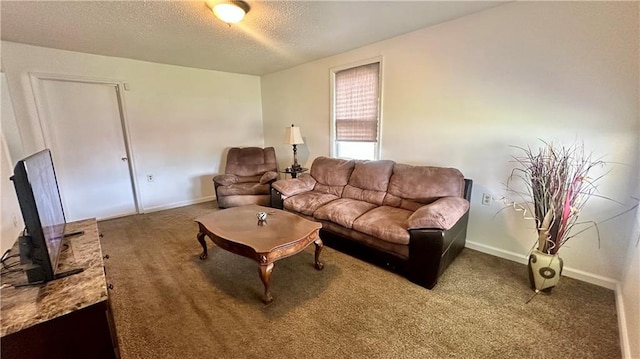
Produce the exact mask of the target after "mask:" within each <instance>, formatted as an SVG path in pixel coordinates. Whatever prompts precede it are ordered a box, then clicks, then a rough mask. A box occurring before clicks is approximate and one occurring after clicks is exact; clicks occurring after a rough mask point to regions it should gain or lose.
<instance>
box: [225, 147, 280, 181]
mask: <svg viewBox="0 0 640 359" xmlns="http://www.w3.org/2000/svg"><path fill="white" fill-rule="evenodd" d="M267 171H278V163H277V161H276V151H275V149H274V148H273V147H267V148H260V147H244V148H239V147H233V148H230V149H229V153H228V154H227V165H226V167H225V173H226V174H233V175H238V176H245V177H250V176H258V179H257V180H256V181H255V182H257V181H259V180H260V176H262V175H263V174H264V173H265V172H267Z"/></svg>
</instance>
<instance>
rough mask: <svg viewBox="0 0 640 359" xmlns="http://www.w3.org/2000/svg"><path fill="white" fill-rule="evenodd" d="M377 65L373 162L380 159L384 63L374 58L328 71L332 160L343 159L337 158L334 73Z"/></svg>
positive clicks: (378, 58)
mask: <svg viewBox="0 0 640 359" xmlns="http://www.w3.org/2000/svg"><path fill="white" fill-rule="evenodd" d="M376 62H377V63H378V133H377V136H378V141H377V142H374V154H373V155H374V160H379V159H380V152H381V143H382V123H383V121H382V97H383V96H384V94H383V91H382V89H383V86H382V81H383V80H382V79H383V68H384V66H383V65H384V62H383V58H382V56H376V57H373V58H369V59H366V60H360V61H356V62H352V63H349V64H346V65H340V66H336V67H332V68H331V69H330V70H329V71H330V76H329V77H330V81H329V82H330V95H331V109H330V111H331V113H330V118H331V121H330V122H331V126H330V136H329V138H330V141H331V143H330V146H329V147H330V156H331V157H334V158H343V157H339V156H338V142H337V141H336V73H337V72H340V71H343V70H348V69H351V68H354V67H359V66H364V65H369V64H373V63H376ZM366 143H371V142H366Z"/></svg>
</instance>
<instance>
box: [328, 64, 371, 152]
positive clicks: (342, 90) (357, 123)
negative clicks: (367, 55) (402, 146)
mask: <svg viewBox="0 0 640 359" xmlns="http://www.w3.org/2000/svg"><path fill="white" fill-rule="evenodd" d="M332 90H333V96H332V98H333V111H332V126H331V127H332V141H333V144H332V145H333V146H332V149H333V153H332V154H333V156H334V157H339V158H354V159H363V160H374V159H378V153H379V146H378V144H379V132H380V61H376V62H372V63H367V64H364V65H360V66H356V67H351V68H346V69H341V70H338V71H333V86H332Z"/></svg>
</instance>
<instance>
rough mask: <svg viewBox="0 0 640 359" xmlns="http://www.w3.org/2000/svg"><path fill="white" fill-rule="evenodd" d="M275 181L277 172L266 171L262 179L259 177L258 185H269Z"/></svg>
mask: <svg viewBox="0 0 640 359" xmlns="http://www.w3.org/2000/svg"><path fill="white" fill-rule="evenodd" d="M276 179H278V172H275V171H267V172H265V173H264V174H263V175H262V177H260V184H267V183H271V182H273V181H275V180H276Z"/></svg>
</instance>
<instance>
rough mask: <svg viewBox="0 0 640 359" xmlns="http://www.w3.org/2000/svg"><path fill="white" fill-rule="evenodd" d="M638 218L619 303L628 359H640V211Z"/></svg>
mask: <svg viewBox="0 0 640 359" xmlns="http://www.w3.org/2000/svg"><path fill="white" fill-rule="evenodd" d="M636 217H637V222H636V229H635V231H634V236H633V237H631V240H630V241H629V249H628V253H629V255H628V258H627V267H626V270H625V273H624V275H623V277H622V281H621V285H620V292H619V293H618V301H619V302H620V303H622V305H619V308H620V307H622V308H620V309H621V313H619V315H620V316H621V317H623V318H624V320H623V323H622V324H624V325H626V327H624V328H623V329H622V330H621V332H622V333H621V334H623V335H622V336H621V337H622V338H623V340H622V343H623V349H626V352H627V355H626V356H625V357H627V358H640V305H639V304H638V303H640V244H639V243H638V242H639V241H640V210H639V211H637V214H636ZM624 331H626V340H625V336H624V334H625V333H624ZM625 346H626V348H625ZM624 352H625V350H623V353H624Z"/></svg>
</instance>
